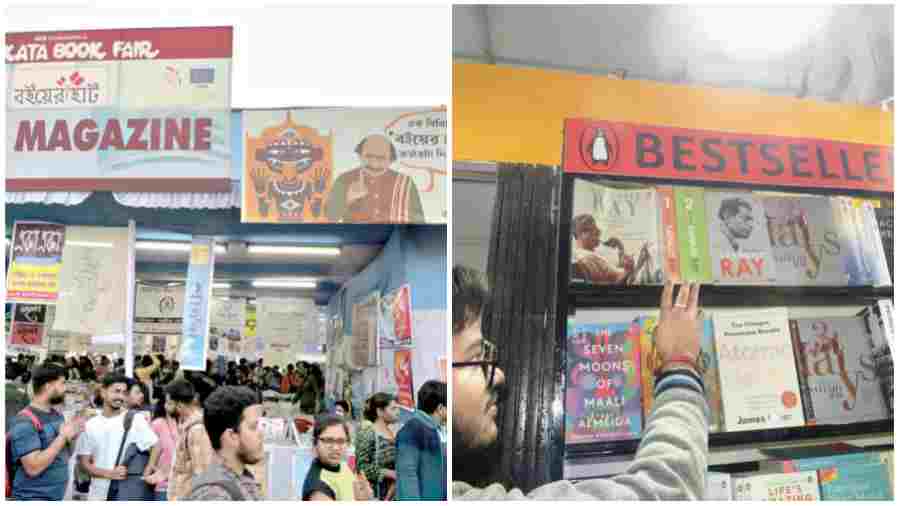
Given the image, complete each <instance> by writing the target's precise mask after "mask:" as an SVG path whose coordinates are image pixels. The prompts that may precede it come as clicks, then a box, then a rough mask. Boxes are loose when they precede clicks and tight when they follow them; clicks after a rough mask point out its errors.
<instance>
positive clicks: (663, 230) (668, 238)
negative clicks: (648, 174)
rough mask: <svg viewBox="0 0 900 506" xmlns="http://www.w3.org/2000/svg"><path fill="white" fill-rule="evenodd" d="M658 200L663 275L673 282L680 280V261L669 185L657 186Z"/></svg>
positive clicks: (675, 216)
mask: <svg viewBox="0 0 900 506" xmlns="http://www.w3.org/2000/svg"><path fill="white" fill-rule="evenodd" d="M656 193H657V199H658V200H659V225H660V228H659V230H660V231H659V234H660V242H661V246H662V252H661V255H660V256H661V257H662V262H663V275H664V277H665V279H668V280H671V281H672V282H673V283H679V282H681V261H680V257H679V252H678V226H677V224H678V217H677V214H676V212H675V192H674V190H673V188H672V187H671V186H657V187H656Z"/></svg>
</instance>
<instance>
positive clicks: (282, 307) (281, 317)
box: [256, 297, 314, 365]
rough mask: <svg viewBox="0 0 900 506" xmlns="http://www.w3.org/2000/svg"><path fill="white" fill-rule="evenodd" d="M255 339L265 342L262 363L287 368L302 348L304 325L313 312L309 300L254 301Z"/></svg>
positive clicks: (268, 299) (279, 299)
mask: <svg viewBox="0 0 900 506" xmlns="http://www.w3.org/2000/svg"><path fill="white" fill-rule="evenodd" d="M256 303H257V306H256V310H257V325H258V327H257V338H262V340H263V342H264V343H265V344H264V346H265V348H264V355H263V360H264V361H265V363H266V364H271V365H287V364H288V363H291V362H293V361H294V360H295V357H296V355H297V354H298V353H301V351H302V349H303V343H304V342H305V340H306V339H308V336H306V332H305V331H304V326H305V323H306V320H307V318H308V317H309V315H310V313H311V312H313V311H314V308H313V302H312V300H311V299H284V298H274V297H271V298H265V297H264V298H258V299H257V301H256Z"/></svg>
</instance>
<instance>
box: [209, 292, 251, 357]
mask: <svg viewBox="0 0 900 506" xmlns="http://www.w3.org/2000/svg"><path fill="white" fill-rule="evenodd" d="M245 306H246V302H245V300H244V299H222V298H216V299H214V300H213V301H212V309H211V314H210V323H209V335H210V342H212V339H214V338H215V339H217V340H218V341H219V346H220V351H222V352H225V353H228V354H232V355H233V354H239V353H241V346H242V344H243V336H242V333H243V331H244V327H245V325H246V322H245V318H246V308H245Z"/></svg>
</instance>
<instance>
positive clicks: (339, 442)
mask: <svg viewBox="0 0 900 506" xmlns="http://www.w3.org/2000/svg"><path fill="white" fill-rule="evenodd" d="M319 444H321V445H322V446H330V447H332V448H341V447H343V446H347V440H346V439H331V438H321V439H319Z"/></svg>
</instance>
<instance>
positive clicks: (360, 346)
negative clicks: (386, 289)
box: [350, 292, 379, 368]
mask: <svg viewBox="0 0 900 506" xmlns="http://www.w3.org/2000/svg"><path fill="white" fill-rule="evenodd" d="M378 299H379V294H378V292H372V293H371V294H369V296H368V297H366V298H365V299H364V300H363V301H362V302H360V303H358V304H354V305H353V315H352V316H351V323H352V325H353V329H352V331H351V334H352V336H353V341H352V344H351V345H350V347H351V348H350V350H351V351H350V354H351V357H350V361H351V362H352V365H353V366H354V367H358V368H362V367H369V366H372V365H375V364H376V363H377V344H378V328H377V327H378Z"/></svg>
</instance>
